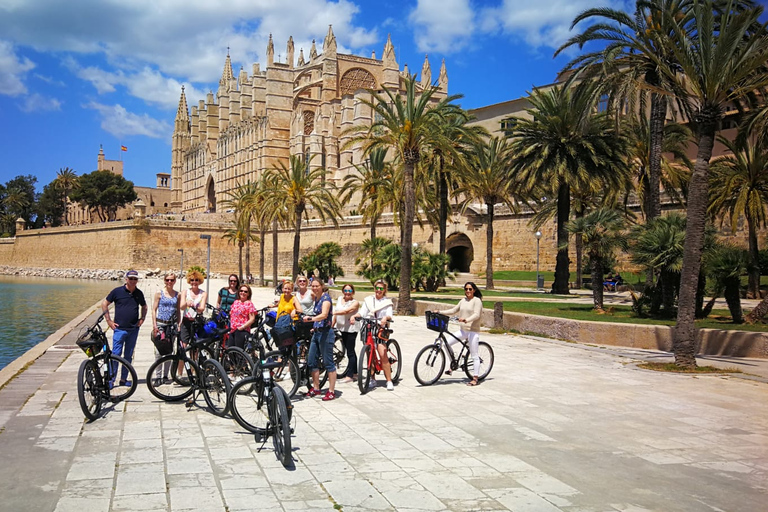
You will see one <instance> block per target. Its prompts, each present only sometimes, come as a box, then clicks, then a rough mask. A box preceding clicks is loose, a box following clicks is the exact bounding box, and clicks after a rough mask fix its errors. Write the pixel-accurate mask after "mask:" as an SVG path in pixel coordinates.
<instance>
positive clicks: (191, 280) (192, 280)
mask: <svg viewBox="0 0 768 512" xmlns="http://www.w3.org/2000/svg"><path fill="white" fill-rule="evenodd" d="M189 282H190V283H199V282H200V280H199V279H190V280H189Z"/></svg>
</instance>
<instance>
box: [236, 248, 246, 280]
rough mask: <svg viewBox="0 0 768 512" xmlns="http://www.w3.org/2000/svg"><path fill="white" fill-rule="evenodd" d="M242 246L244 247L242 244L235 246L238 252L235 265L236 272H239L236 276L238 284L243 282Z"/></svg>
mask: <svg viewBox="0 0 768 512" xmlns="http://www.w3.org/2000/svg"><path fill="white" fill-rule="evenodd" d="M244 245H245V244H244V243H238V244H237V247H238V250H239V252H240V254H239V257H238V259H237V263H238V268H237V270H238V272H239V274H238V275H239V276H240V282H241V283H242V282H243V246H244Z"/></svg>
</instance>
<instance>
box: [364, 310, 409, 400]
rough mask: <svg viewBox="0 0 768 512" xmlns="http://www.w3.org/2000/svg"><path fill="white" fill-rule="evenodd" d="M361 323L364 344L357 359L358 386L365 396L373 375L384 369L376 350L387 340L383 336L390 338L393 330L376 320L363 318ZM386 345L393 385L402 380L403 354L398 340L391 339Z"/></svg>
mask: <svg viewBox="0 0 768 512" xmlns="http://www.w3.org/2000/svg"><path fill="white" fill-rule="evenodd" d="M361 322H363V325H362V328H361V329H360V337H361V338H362V339H363V340H364V342H363V348H362V349H361V350H360V356H359V357H358V359H357V386H358V388H359V389H360V394H361V395H364V394H366V393H367V392H368V390H369V387H368V386H369V385H370V382H371V374H373V375H378V374H379V373H380V372H381V370H382V369H383V366H382V365H381V356H380V355H379V351H378V350H377V348H376V347H377V345H378V342H379V341H383V340H384V339H385V338H383V337H381V336H389V334H390V333H391V332H392V329H386V328H383V327H381V326H380V325H379V322H378V321H377V320H376V319H375V318H363V319H361ZM386 343H387V359H388V360H389V364H390V368H391V370H392V371H391V376H392V383H393V384H395V383H397V382H398V381H399V380H400V370H401V367H400V362H401V361H402V359H403V358H402V353H401V352H400V344H399V343H398V342H397V340H395V339H393V338H389V339H387V341H386Z"/></svg>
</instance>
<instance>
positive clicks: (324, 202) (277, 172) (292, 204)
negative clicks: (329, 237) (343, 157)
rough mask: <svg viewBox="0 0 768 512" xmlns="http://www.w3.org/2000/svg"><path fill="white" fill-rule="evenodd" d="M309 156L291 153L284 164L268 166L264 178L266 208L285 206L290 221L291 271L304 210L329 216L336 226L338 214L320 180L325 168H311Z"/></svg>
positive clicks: (295, 262) (296, 268)
mask: <svg viewBox="0 0 768 512" xmlns="http://www.w3.org/2000/svg"><path fill="white" fill-rule="evenodd" d="M311 161H312V159H311V158H310V159H309V161H307V162H305V161H304V159H303V158H302V157H301V156H297V155H291V157H290V160H289V164H290V166H289V167H287V166H286V165H285V164H284V163H283V162H278V163H277V166H275V167H273V168H271V169H268V170H267V171H266V172H265V173H264V174H265V179H266V180H268V181H270V182H271V185H272V186H271V188H270V190H269V191H268V192H267V195H266V197H265V203H266V204H265V206H266V207H267V208H273V209H275V210H277V209H285V210H286V214H287V216H288V218H289V219H290V220H291V221H292V222H293V227H294V235H293V268H292V272H293V275H294V276H296V275H298V273H299V270H300V269H299V250H300V247H301V222H302V220H303V219H304V217H305V216H306V217H307V220H308V219H309V216H308V215H307V210H308V209H312V210H313V212H314V213H316V214H317V215H318V216H319V217H320V219H322V220H323V221H326V220H328V219H329V220H330V221H331V222H332V223H333V225H334V226H336V227H338V226H339V223H338V220H337V218H336V217H337V216H338V215H339V214H340V211H341V205H340V204H339V201H338V199H336V196H335V195H334V194H333V193H332V187H331V186H330V185H327V184H325V183H324V182H323V180H322V178H323V176H324V175H325V169H323V168H316V169H311V168H310V163H311Z"/></svg>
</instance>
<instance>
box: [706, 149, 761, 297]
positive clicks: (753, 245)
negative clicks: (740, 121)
mask: <svg viewBox="0 0 768 512" xmlns="http://www.w3.org/2000/svg"><path fill="white" fill-rule="evenodd" d="M717 140H718V141H719V142H720V143H721V144H723V145H724V146H725V147H726V149H728V151H729V152H730V153H731V154H726V155H724V156H722V157H719V158H717V159H715V160H713V161H712V166H711V169H710V172H711V173H712V174H711V176H710V179H709V197H710V202H709V212H710V214H711V215H713V216H718V215H723V217H722V218H723V219H725V218H726V217H727V218H729V220H730V221H731V230H732V231H733V232H736V228H737V226H738V221H739V218H740V217H741V216H742V215H744V218H745V219H746V220H747V229H748V232H749V234H748V239H749V261H750V265H749V283H748V285H747V296H748V297H749V298H758V297H760V262H759V258H760V256H759V252H760V251H759V248H758V245H757V228H759V227H760V226H763V227H765V226H766V224H767V223H766V220H767V219H766V206H768V150H766V148H765V146H764V145H763V144H762V143H761V142H760V141H758V142H756V143H754V144H751V143H750V142H749V141H748V139H746V138H743V137H738V138H737V139H736V141H729V140H728V139H726V138H724V137H721V136H719V137H718V138H717Z"/></svg>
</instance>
